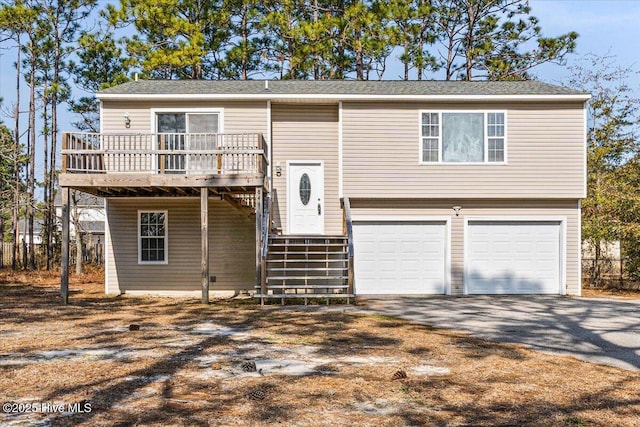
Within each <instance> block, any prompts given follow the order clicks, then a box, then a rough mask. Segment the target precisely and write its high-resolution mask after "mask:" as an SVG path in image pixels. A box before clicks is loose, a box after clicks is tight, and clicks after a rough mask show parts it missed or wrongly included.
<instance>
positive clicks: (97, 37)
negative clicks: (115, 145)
mask: <svg viewBox="0 0 640 427" xmlns="http://www.w3.org/2000/svg"><path fill="white" fill-rule="evenodd" d="M76 55H77V57H78V61H77V62H74V61H72V62H70V64H69V68H70V71H71V73H72V75H73V78H74V82H75V83H76V84H77V85H78V86H79V87H80V88H81V89H83V90H84V91H86V92H89V93H92V94H93V93H96V92H97V91H99V90H100V89H106V88H108V87H111V86H114V85H117V84H121V83H124V82H126V81H128V80H129V78H128V74H129V65H130V62H129V61H128V60H127V59H126V58H123V51H122V49H121V48H120V47H119V46H118V44H117V42H116V41H115V40H114V39H113V35H112V32H111V31H110V30H109V29H108V28H104V29H99V30H98V31H94V32H88V31H85V32H83V33H82V34H81V35H80V37H79V38H78V50H77V51H76ZM69 106H70V108H71V111H73V112H74V113H76V114H78V115H79V116H80V120H79V121H77V122H74V123H73V125H74V126H75V127H76V128H78V129H79V130H81V131H86V132H100V105H99V103H98V100H97V99H96V98H95V96H82V97H80V98H78V99H77V100H76V99H71V100H70V101H69Z"/></svg>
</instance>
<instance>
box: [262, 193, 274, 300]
mask: <svg viewBox="0 0 640 427" xmlns="http://www.w3.org/2000/svg"><path fill="white" fill-rule="evenodd" d="M261 231H262V236H260V243H261V245H262V246H261V248H260V269H261V274H260V293H261V294H262V295H265V294H266V293H267V251H268V248H269V232H270V231H271V193H268V194H267V197H265V203H264V215H263V217H262V230H261Z"/></svg>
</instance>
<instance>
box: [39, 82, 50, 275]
mask: <svg viewBox="0 0 640 427" xmlns="http://www.w3.org/2000/svg"><path fill="white" fill-rule="evenodd" d="M42 92H43V94H44V95H43V97H42V103H43V106H42V120H43V122H44V123H43V127H44V131H43V132H42V136H43V148H44V160H43V163H44V168H43V169H44V171H43V172H44V173H43V175H44V187H43V188H42V194H43V199H44V208H45V209H44V220H43V225H44V227H43V232H44V236H43V239H42V245H41V247H42V246H44V247H46V248H48V247H49V237H50V236H51V233H50V231H49V212H48V209H49V130H50V129H49V127H48V126H49V115H48V113H49V110H48V106H49V105H50V102H49V101H50V100H49V95H48V87H47V83H46V82H45V83H43V88H42ZM48 255H49V254H48V251H47V256H46V267H47V271H49V270H50V269H51V268H50V267H51V265H50V262H49V256H48Z"/></svg>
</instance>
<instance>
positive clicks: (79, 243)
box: [74, 221, 82, 275]
mask: <svg viewBox="0 0 640 427" xmlns="http://www.w3.org/2000/svg"><path fill="white" fill-rule="evenodd" d="M74 222H75V221H74ZM76 274H77V275H81V274H82V235H81V234H80V229H79V228H78V227H76Z"/></svg>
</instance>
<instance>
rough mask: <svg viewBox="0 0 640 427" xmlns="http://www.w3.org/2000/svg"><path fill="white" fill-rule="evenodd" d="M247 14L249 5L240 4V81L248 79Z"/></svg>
mask: <svg viewBox="0 0 640 427" xmlns="http://www.w3.org/2000/svg"><path fill="white" fill-rule="evenodd" d="M248 14H249V5H248V4H247V3H246V2H243V3H242V80H247V79H248V78H249V60H248V58H247V56H248V54H249V29H248V23H247V15H248Z"/></svg>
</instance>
